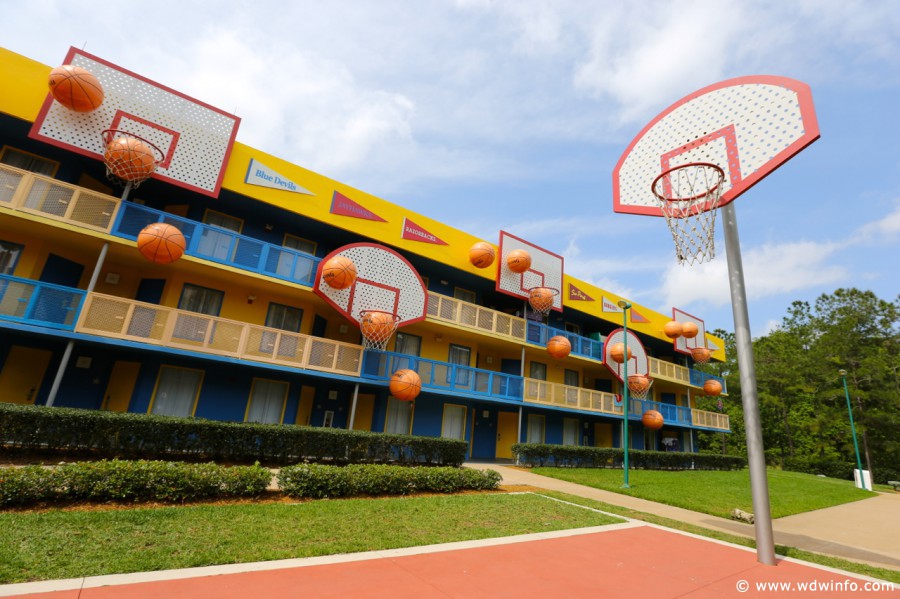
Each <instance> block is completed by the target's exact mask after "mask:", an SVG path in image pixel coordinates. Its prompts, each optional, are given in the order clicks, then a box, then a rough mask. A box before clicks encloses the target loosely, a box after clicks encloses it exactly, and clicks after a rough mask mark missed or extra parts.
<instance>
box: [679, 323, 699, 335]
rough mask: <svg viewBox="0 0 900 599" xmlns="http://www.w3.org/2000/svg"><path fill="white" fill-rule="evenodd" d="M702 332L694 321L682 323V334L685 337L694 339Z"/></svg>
mask: <svg viewBox="0 0 900 599" xmlns="http://www.w3.org/2000/svg"><path fill="white" fill-rule="evenodd" d="M699 332H700V329H699V328H697V325H696V324H694V323H693V322H684V323H682V324H681V334H682V336H684V338H685V339H693V338H694V337H696V336H697V334H698V333H699Z"/></svg>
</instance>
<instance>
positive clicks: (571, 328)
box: [566, 322, 581, 335]
mask: <svg viewBox="0 0 900 599" xmlns="http://www.w3.org/2000/svg"><path fill="white" fill-rule="evenodd" d="M566 332H567V333H575V334H576V335H580V334H581V327H580V326H578V325H577V324H573V323H571V322H567V323H566Z"/></svg>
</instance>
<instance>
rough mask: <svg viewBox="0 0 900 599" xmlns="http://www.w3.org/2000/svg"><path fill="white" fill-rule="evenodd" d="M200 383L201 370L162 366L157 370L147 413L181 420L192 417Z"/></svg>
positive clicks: (201, 377) (201, 378)
mask: <svg viewBox="0 0 900 599" xmlns="http://www.w3.org/2000/svg"><path fill="white" fill-rule="evenodd" d="M202 383H203V371H202V370H191V369H188V368H178V367H176V366H163V367H162V368H160V369H159V378H158V379H157V380H156V389H155V391H154V393H153V399H152V400H151V402H150V410H149V412H150V413H151V414H162V415H163V416H181V417H183V418H189V417H191V416H193V415H194V410H195V409H196V407H197V399H198V397H199V395H200V386H201V385H202Z"/></svg>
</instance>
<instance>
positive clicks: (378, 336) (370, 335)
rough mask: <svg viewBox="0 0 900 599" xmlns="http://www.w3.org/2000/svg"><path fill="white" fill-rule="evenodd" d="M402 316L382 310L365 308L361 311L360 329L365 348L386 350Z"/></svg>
mask: <svg viewBox="0 0 900 599" xmlns="http://www.w3.org/2000/svg"><path fill="white" fill-rule="evenodd" d="M399 322H400V317H399V316H397V315H396V314H392V313H390V312H384V311H382V310H363V311H361V312H360V313H359V330H360V332H361V333H362V345H363V347H364V348H365V349H372V350H375V351H384V350H385V348H386V347H387V343H388V341H389V340H390V338H391V335H393V334H394V331H396V330H397V325H398V324H399Z"/></svg>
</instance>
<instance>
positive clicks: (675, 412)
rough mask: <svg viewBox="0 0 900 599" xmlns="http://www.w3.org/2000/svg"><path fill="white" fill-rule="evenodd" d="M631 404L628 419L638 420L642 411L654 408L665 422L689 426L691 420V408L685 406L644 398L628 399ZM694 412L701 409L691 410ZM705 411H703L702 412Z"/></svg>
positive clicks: (642, 413)
mask: <svg viewBox="0 0 900 599" xmlns="http://www.w3.org/2000/svg"><path fill="white" fill-rule="evenodd" d="M630 401H631V406H630V411H629V414H628V418H629V420H640V419H641V416H643V415H644V412H646V411H647V410H656V411H657V412H659V413H660V414H662V417H663V420H665V422H666V424H678V425H681V426H690V425H691V424H692V423H693V422H692V420H691V416H692V414H691V412H692V410H691V408H688V407H686V406H676V405H672V404H667V403H660V402H658V401H649V400H646V399H633V398H632V399H630ZM693 411H696V412H700V411H702V410H693ZM704 413H705V412H704Z"/></svg>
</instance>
